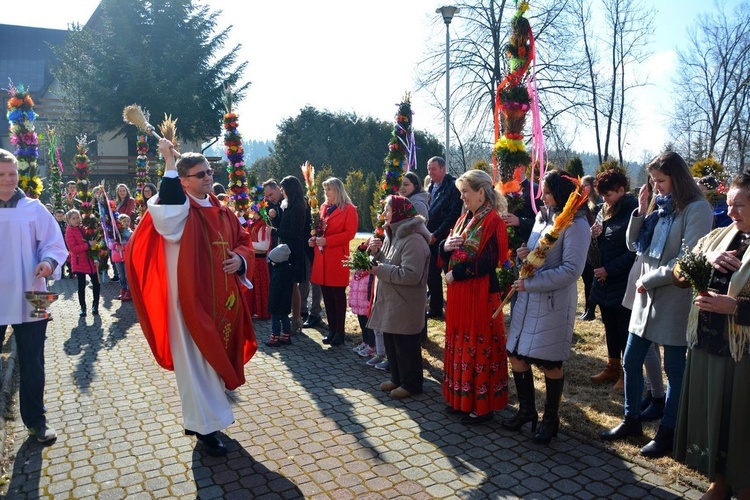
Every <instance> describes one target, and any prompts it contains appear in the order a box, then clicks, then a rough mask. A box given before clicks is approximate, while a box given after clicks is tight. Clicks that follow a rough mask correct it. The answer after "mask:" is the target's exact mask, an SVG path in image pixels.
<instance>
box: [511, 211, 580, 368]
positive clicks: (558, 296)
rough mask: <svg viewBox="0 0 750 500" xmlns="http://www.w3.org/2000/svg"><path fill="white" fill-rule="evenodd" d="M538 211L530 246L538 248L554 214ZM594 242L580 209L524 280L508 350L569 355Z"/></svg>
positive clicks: (556, 357) (559, 357)
mask: <svg viewBox="0 0 750 500" xmlns="http://www.w3.org/2000/svg"><path fill="white" fill-rule="evenodd" d="M545 212H546V209H542V210H541V211H540V212H539V214H538V215H537V218H536V222H535V224H534V228H533V229H532V231H531V236H530V237H529V242H528V246H529V248H531V249H532V250H533V249H534V248H536V246H537V243H538V242H539V240H540V238H541V236H542V235H543V234H545V233H548V232H549V231H550V230H551V229H552V224H553V219H550V220H548V218H547V216H545ZM590 242H591V232H590V229H589V223H588V220H587V219H586V216H585V215H584V214H583V213H582V212H581V211H579V213H578V214H576V216H575V218H574V219H573V223H572V224H571V225H570V226H568V228H567V229H565V230H564V231H563V232H562V234H561V235H560V237H559V239H558V240H557V242H556V243H555V244H554V245H553V246H552V248H550V249H549V250H548V251H547V257H546V259H545V261H544V264H543V265H542V266H540V267H539V269H537V271H536V272H535V273H534V275H533V276H531V277H530V278H527V279H526V280H525V281H524V288H525V289H526V291H524V292H519V293H518V299H517V300H516V304H515V306H514V307H513V314H512V315H511V323H510V331H509V333H508V344H507V345H508V352H509V353H510V352H515V353H516V354H519V355H521V356H528V357H531V358H536V359H543V360H546V361H565V360H567V359H568V358H569V357H570V346H571V343H572V341H573V324H574V323H575V319H576V305H577V302H578V289H577V282H578V278H579V277H580V276H581V273H582V272H583V266H584V264H585V263H586V255H587V254H588V250H589V243H590Z"/></svg>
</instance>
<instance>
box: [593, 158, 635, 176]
mask: <svg viewBox="0 0 750 500" xmlns="http://www.w3.org/2000/svg"><path fill="white" fill-rule="evenodd" d="M610 168H613V169H615V170H619V171H620V172H622V173H623V174H625V175H628V170H627V169H626V168H625V167H623V166H622V165H620V163H619V162H618V161H617V160H607V161H605V162H604V163H602V164H601V165H599V168H597V169H596V172H594V176H597V175H599V174H601V173H602V172H605V171H607V170H609V169H610Z"/></svg>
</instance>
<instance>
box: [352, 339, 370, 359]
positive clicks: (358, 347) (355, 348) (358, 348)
mask: <svg viewBox="0 0 750 500" xmlns="http://www.w3.org/2000/svg"><path fill="white" fill-rule="evenodd" d="M365 347H369V346H368V345H367V343H366V342H362V343H361V344H358V345H356V346H354V347H353V348H352V351H354V352H356V353H357V354H359V353H360V351H362V349H364V348H365ZM360 356H361V354H360Z"/></svg>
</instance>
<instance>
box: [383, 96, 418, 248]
mask: <svg viewBox="0 0 750 500" xmlns="http://www.w3.org/2000/svg"><path fill="white" fill-rule="evenodd" d="M412 117H413V112H412V110H411V94H410V93H409V92H407V93H406V94H404V98H403V99H402V100H401V103H400V104H398V112H397V113H396V124H395V125H394V127H393V132H391V139H390V141H388V154H387V155H386V157H385V171H384V172H383V177H382V179H381V182H380V192H379V193H378V195H377V196H376V197H375V199H376V200H378V201H377V202H376V203H378V205H377V206H376V207H375V208H376V210H377V213H381V212H382V211H383V208H384V206H385V199H386V198H387V197H388V196H390V195H393V194H398V190H399V188H400V187H401V177H402V176H403V170H402V166H404V167H405V170H406V171H407V172H408V171H410V170H413V169H414V168H416V165H417V144H416V142H415V140H414V130H413V128H412ZM384 223H385V219H383V218H381V217H378V218H377V220H376V221H375V231H374V234H375V237H376V238H380V239H383V238H384V237H385V232H384V230H383V224H384Z"/></svg>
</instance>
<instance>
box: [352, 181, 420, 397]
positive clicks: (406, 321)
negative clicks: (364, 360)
mask: <svg viewBox="0 0 750 500" xmlns="http://www.w3.org/2000/svg"><path fill="white" fill-rule="evenodd" d="M384 216H385V226H384V227H385V240H384V241H383V242H382V245H381V241H380V240H379V239H378V238H372V239H371V240H370V242H369V249H370V251H371V253H374V254H375V255H374V256H375V259H376V262H377V263H378V264H377V265H375V266H373V267H372V269H371V270H370V273H371V274H374V275H375V276H376V277H377V280H376V281H375V293H374V298H373V303H372V311H371V313H370V320H369V321H368V322H367V327H368V328H371V329H372V330H377V331H380V332H383V342H384V343H385V352H386V356H387V357H388V362H389V365H390V370H391V379H390V380H388V381H386V382H383V383H382V384H380V388H381V389H382V390H384V391H386V392H388V393H389V394H390V395H391V397H393V398H396V399H400V398H405V397H409V396H411V395H412V394H419V393H421V392H422V382H423V376H422V345H421V343H420V339H419V336H420V332H421V330H422V327H423V326H424V314H422V312H421V311H424V308H425V306H426V305H427V271H428V269H427V267H428V266H429V264H430V246H429V241H430V232H429V231H428V230H427V227H426V226H425V224H424V218H423V217H422V216H420V215H418V214H417V210H416V209H415V208H414V206H413V205H412V204H411V202H410V201H409V199H408V198H405V197H403V196H395V195H394V196H389V197H388V198H387V199H386V203H385V211H384Z"/></svg>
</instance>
